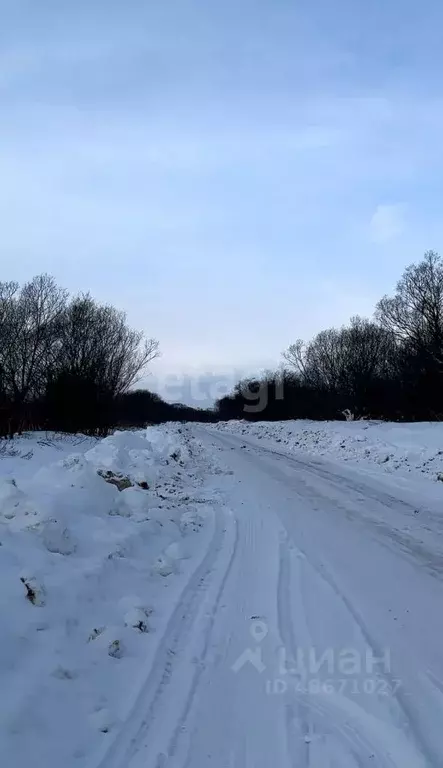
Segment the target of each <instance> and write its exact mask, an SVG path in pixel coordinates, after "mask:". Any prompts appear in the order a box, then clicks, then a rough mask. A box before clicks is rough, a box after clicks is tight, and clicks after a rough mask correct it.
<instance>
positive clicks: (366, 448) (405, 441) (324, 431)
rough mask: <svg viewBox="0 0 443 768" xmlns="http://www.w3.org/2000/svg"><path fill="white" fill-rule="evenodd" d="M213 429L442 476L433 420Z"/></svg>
mask: <svg viewBox="0 0 443 768" xmlns="http://www.w3.org/2000/svg"><path fill="white" fill-rule="evenodd" d="M218 428H219V429H221V430H224V431H227V432H231V433H233V434H240V435H245V436H247V437H248V438H249V439H256V440H259V441H261V442H262V443H266V444H269V445H274V447H275V448H278V450H280V451H287V452H290V453H294V452H295V453H296V452H300V451H305V452H307V453H310V454H315V455H317V456H324V457H325V458H330V459H339V460H340V461H346V462H350V463H351V464H353V465H355V466H359V467H360V468H361V469H366V470H368V469H370V468H371V465H374V464H375V465H377V467H376V468H378V466H379V467H381V468H382V469H383V471H385V472H390V473H396V474H399V475H405V474H410V473H412V474H413V475H416V474H420V475H422V476H425V477H429V478H430V479H432V480H443V424H440V423H437V422H432V423H431V422H423V423H416V424H396V423H391V422H379V421H349V422H347V421H304V420H300V421H277V422H267V421H262V422H257V423H250V422H245V421H228V422H221V423H220V424H219V425H218Z"/></svg>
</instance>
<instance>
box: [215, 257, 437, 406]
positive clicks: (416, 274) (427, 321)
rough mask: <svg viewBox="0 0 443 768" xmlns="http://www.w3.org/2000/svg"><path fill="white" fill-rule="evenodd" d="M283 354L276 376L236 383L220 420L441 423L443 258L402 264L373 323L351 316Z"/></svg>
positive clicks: (296, 343) (271, 375) (293, 345)
mask: <svg viewBox="0 0 443 768" xmlns="http://www.w3.org/2000/svg"><path fill="white" fill-rule="evenodd" d="M283 357H284V367H283V369H282V370H280V371H278V372H277V373H275V374H268V375H266V376H264V377H258V378H257V379H252V380H248V381H244V382H239V384H238V385H237V387H236V388H235V391H234V392H233V393H232V395H230V396H229V397H226V398H223V399H221V400H220V401H219V402H218V413H219V416H220V417H221V418H243V417H246V418H255V419H257V418H258V419H260V418H261V419H263V418H270V419H285V418H322V419H323V418H337V417H340V416H342V414H343V413H346V414H348V415H349V414H352V415H354V416H355V417H357V418H358V417H374V418H390V419H398V420H401V419H406V420H417V419H440V418H442V417H443V260H442V258H441V257H440V256H439V255H438V254H437V253H435V252H434V251H429V252H427V253H426V254H425V256H424V258H423V260H422V261H421V262H420V263H419V264H413V265H411V266H410V267H408V268H407V269H406V270H405V272H404V274H403V276H402V277H401V279H400V280H399V282H398V283H397V287H396V291H395V293H394V295H393V296H384V297H383V298H382V299H381V301H379V302H378V304H377V307H376V310H375V313H374V318H373V319H372V320H368V319H364V318H361V317H354V318H352V319H351V321H350V323H349V325H347V326H345V327H342V328H330V329H328V330H325V331H321V332H320V333H318V334H317V335H316V336H315V337H314V338H313V339H312V340H311V341H309V342H308V343H304V342H303V341H301V340H299V341H297V342H295V343H294V344H292V345H291V346H290V347H289V348H288V349H287V350H286V352H285V353H284V355H283ZM254 397H255V404H254Z"/></svg>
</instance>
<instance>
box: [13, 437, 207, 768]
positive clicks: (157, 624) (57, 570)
mask: <svg viewBox="0 0 443 768" xmlns="http://www.w3.org/2000/svg"><path fill="white" fill-rule="evenodd" d="M1 446H2V449H3V453H2V454H0V544H1V547H0V577H1V590H0V687H1V690H2V696H1V703H0V745H1V746H0V764H1V765H5V766H6V765H8V766H14V768H24V767H25V766H26V767H27V768H29V766H30V765H41V766H45V768H52V766H60V765H65V766H70V765H83V764H85V760H86V759H88V760H92V759H93V757H94V755H96V756H97V759H98V757H99V753H100V751H101V749H102V748H103V747H106V746H107V744H108V743H109V740H110V739H112V736H113V732H114V731H115V730H117V729H118V728H119V725H120V724H121V723H122V722H123V721H124V719H125V717H126V716H127V714H128V712H129V711H130V709H131V706H132V705H133V702H134V700H135V698H136V695H137V693H138V688H139V685H140V680H141V679H144V677H143V675H144V674H145V671H146V670H147V669H149V668H150V666H151V664H152V663H153V659H154V658H155V654H156V653H157V652H158V646H159V644H161V639H162V634H163V632H164V628H165V625H166V624H167V622H168V621H169V619H170V616H171V613H172V612H173V609H174V606H175V605H176V603H177V602H178V601H179V598H180V594H181V591H182V589H183V585H184V584H186V583H187V581H188V580H189V578H190V574H192V573H193V572H194V571H195V569H196V567H197V565H198V564H199V563H200V561H201V560H202V558H203V557H204V556H205V554H206V552H207V549H208V542H210V541H211V539H212V536H213V529H214V527H215V524H216V523H215V519H214V512H213V504H214V500H215V496H214V495H213V494H211V493H209V494H208V492H207V491H205V489H204V488H203V481H204V479H205V478H206V477H207V476H208V475H209V476H210V475H211V473H212V472H214V471H218V470H217V466H216V465H215V464H213V463H211V460H210V458H209V459H208V458H206V457H205V456H204V455H203V454H202V451H201V449H200V448H199V445H198V443H197V442H196V441H195V440H193V439H192V438H191V437H190V436H189V433H188V431H187V429H186V427H185V428H179V427H171V428H169V429H167V428H164V429H157V428H150V429H149V430H146V431H144V432H137V433H135V432H121V433H116V434H115V435H113V436H111V437H108V438H106V439H104V440H102V441H96V440H92V439H88V438H82V437H77V438H75V437H69V436H62V435H58V436H57V435H46V434H43V433H41V434H36V435H25V436H24V437H22V438H20V439H17V440H16V441H14V442H13V443H9V442H8V443H2V444H1ZM114 483H115V484H114ZM119 486H120V488H122V490H119ZM125 486H127V487H125ZM105 734H106V739H107V740H108V741H105Z"/></svg>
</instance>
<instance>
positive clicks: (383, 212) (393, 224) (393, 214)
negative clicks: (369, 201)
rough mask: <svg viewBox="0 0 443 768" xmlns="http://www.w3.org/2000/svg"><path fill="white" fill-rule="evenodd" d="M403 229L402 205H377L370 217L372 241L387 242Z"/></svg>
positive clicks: (403, 215) (403, 213) (403, 212)
mask: <svg viewBox="0 0 443 768" xmlns="http://www.w3.org/2000/svg"><path fill="white" fill-rule="evenodd" d="M404 229H405V211H404V206H403V205H400V204H398V203H397V204H395V205H378V206H377V208H376V210H375V213H374V215H373V216H372V218H371V223H370V232H371V239H372V241H373V242H374V243H388V242H390V241H391V240H395V239H396V238H397V237H400V235H402V234H403V232H404Z"/></svg>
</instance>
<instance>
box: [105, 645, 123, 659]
mask: <svg viewBox="0 0 443 768" xmlns="http://www.w3.org/2000/svg"><path fill="white" fill-rule="evenodd" d="M108 656H111V657H112V658H113V659H121V658H122V656H123V648H122V644H121V642H120V640H112V642H111V643H109V645H108Z"/></svg>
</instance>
